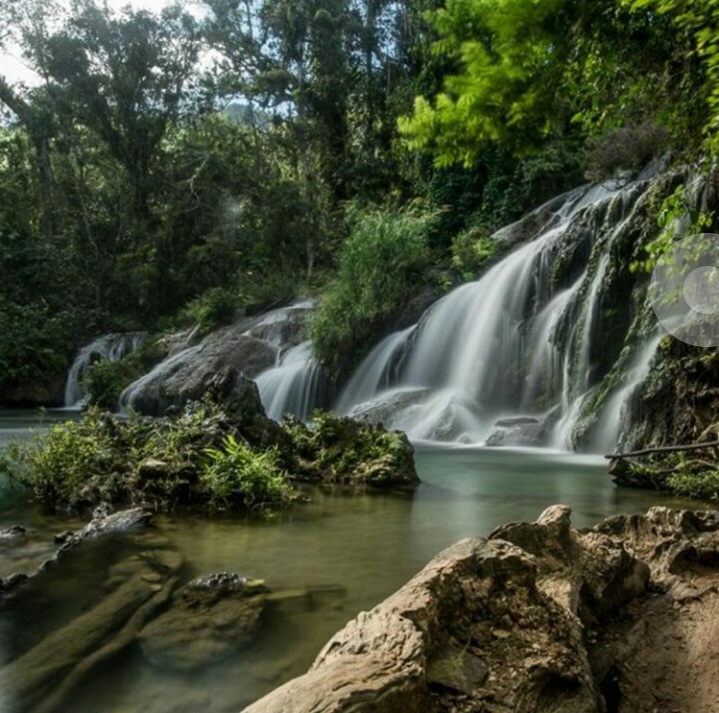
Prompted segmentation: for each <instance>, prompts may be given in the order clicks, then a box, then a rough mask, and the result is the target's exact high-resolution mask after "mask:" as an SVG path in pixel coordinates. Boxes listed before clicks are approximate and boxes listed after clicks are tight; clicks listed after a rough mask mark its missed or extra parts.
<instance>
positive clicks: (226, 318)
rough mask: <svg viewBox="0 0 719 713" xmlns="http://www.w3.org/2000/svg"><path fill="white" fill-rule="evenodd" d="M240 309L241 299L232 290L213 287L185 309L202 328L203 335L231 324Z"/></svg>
mask: <svg viewBox="0 0 719 713" xmlns="http://www.w3.org/2000/svg"><path fill="white" fill-rule="evenodd" d="M238 307H239V298H238V296H237V295H236V294H235V293H234V291H233V290H232V289H230V288H226V287H212V288H211V289H209V290H207V292H204V293H203V294H202V295H200V296H199V297H196V298H195V299H194V300H192V302H190V303H189V304H188V305H187V307H186V308H185V313H186V315H187V316H188V317H189V318H190V319H191V321H192V322H193V323H194V324H198V325H199V326H200V331H201V333H202V334H207V333H209V332H211V331H212V330H214V329H217V328H218V327H222V326H224V325H226V324H231V323H232V321H233V319H234V318H235V315H236V314H237V309H238Z"/></svg>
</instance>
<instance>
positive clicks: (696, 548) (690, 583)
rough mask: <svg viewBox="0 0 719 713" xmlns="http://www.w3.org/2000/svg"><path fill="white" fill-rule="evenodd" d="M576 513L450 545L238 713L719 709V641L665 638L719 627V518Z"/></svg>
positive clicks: (552, 512)
mask: <svg viewBox="0 0 719 713" xmlns="http://www.w3.org/2000/svg"><path fill="white" fill-rule="evenodd" d="M569 514H570V513H569V508H567V507H564V506H554V507H552V508H549V509H548V510H547V511H546V512H545V513H544V514H543V515H542V516H541V517H540V519H539V520H538V521H537V522H536V523H531V524H530V523H519V524H510V525H506V526H503V527H502V528H499V529H498V530H497V531H496V532H495V533H493V534H492V535H490V537H489V539H487V540H480V539H468V540H463V541H462V542H459V543H458V544H456V545H454V546H453V547H451V548H449V549H448V550H445V551H444V552H442V553H441V554H440V555H438V556H437V557H436V558H435V559H434V560H432V562H430V563H429V564H428V565H427V567H425V569H424V570H422V572H420V573H419V574H418V575H417V576H416V577H414V579H412V580H411V581H410V582H409V583H408V584H406V585H405V586H404V587H402V588H401V589H400V590H399V591H398V592H397V593H395V594H394V595H393V596H391V597H390V598H389V599H387V600H385V601H384V602H383V603H382V604H380V605H379V606H377V607H376V608H375V609H373V610H372V611H370V612H368V613H362V614H360V615H359V616H358V617H357V618H356V619H355V620H353V621H351V622H350V623H349V624H348V625H347V626H346V627H345V628H344V629H343V630H342V631H340V632H339V633H338V634H336V635H335V636H334V637H333V638H332V639H331V640H330V641H329V643H328V644H327V645H326V646H325V648H324V649H323V651H322V652H321V653H320V654H319V656H318V657H317V659H316V661H315V662H314V664H313V665H312V667H311V669H310V670H309V672H308V673H307V674H305V675H304V676H301V677H299V678H297V679H295V680H293V681H290V682H289V683H287V684H285V685H284V686H282V687H281V688H279V689H277V690H276V691H274V692H272V693H271V694H269V695H268V696H266V697H265V698H263V699H261V700H259V701H257V702H256V703H254V704H253V705H251V706H250V707H248V708H246V709H245V712H244V713H309V712H310V711H311V712H312V713H350V712H351V713H370V712H371V713H396V712H397V711H402V713H435V712H436V713H439V712H440V711H442V712H444V711H446V712H448V713H449V712H452V713H459V712H466V713H470V712H475V713H509V712H510V711H511V712H512V713H545V712H546V713H549V712H550V711H551V713H630V712H631V713H653V711H655V710H657V709H658V710H667V711H671V710H682V711H695V712H696V713H709V712H710V711H716V710H719V707H718V706H717V703H719V682H717V681H716V676H715V675H714V672H713V670H712V665H711V661H712V658H713V657H716V656H719V643H718V639H717V637H714V638H711V636H703V637H700V639H701V642H702V644H701V646H698V645H695V644H694V643H691V642H688V643H687V646H686V647H682V646H681V645H678V644H677V641H676V640H675V639H672V638H671V637H674V636H677V635H681V636H685V635H687V634H688V633H691V634H692V635H693V636H699V635H700V634H701V630H702V627H704V628H705V629H707V631H708V632H710V633H711V632H714V630H715V629H717V626H719V625H714V624H713V623H712V622H714V620H715V619H716V617H714V611H715V610H716V607H717V606H719V594H717V591H719V590H718V589H717V587H716V584H717V582H719V517H717V516H716V515H715V514H698V513H679V512H673V511H669V510H667V509H665V508H654V509H652V510H650V511H649V513H648V514H647V515H645V516H632V517H624V518H612V519H610V520H608V521H605V522H604V523H602V524H601V525H599V526H597V527H596V528H594V529H593V530H589V531H583V532H579V531H576V530H573V529H571V527H570V520H569ZM697 602H699V603H702V604H701V605H699V604H697ZM687 606H694V607H695V610H694V611H693V618H692V620H691V622H690V623H691V626H687V622H684V626H682V625H681V624H680V621H681V613H682V611H683V608H684V607H687ZM702 612H703V619H704V623H702V621H701V614H702ZM642 632H648V634H649V639H648V640H647V641H644V640H643V639H642ZM662 632H666V633H665V635H663V634H662ZM667 637H668V638H667ZM702 647H704V648H703V649H702ZM685 648H691V651H692V652H693V653H697V652H699V651H700V649H701V650H702V651H703V652H704V654H705V658H704V659H703V661H704V665H703V666H702V665H701V659H699V658H697V659H696V660H692V661H689V662H687V661H685V660H683V658H682V657H683V656H684V655H685V650H684V649H685ZM659 660H661V661H663V665H661V666H660V665H659V663H658V661H659ZM674 668H675V669H676V671H674V670H673V669H674ZM670 669H672V670H671V671H670ZM658 670H661V671H662V676H663V677H664V678H666V679H667V680H670V681H671V684H670V685H666V684H663V683H662V681H660V680H657V681H655V680H653V677H652V675H653V672H654V671H658ZM672 671H673V672H672ZM682 676H685V677H686V676H688V677H689V678H688V680H686V681H684V682H682V681H681V678H682ZM655 678H656V677H655ZM657 690H659V691H661V696H660V698H657V697H656V691H657ZM693 695H698V696H699V700H700V704H699V706H698V707H697V705H695V703H693V700H694V699H693V698H692V696H693ZM658 702H661V703H662V705H660V706H659V707H658V708H657V704H658ZM664 704H666V706H665V705H664Z"/></svg>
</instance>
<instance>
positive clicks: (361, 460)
mask: <svg viewBox="0 0 719 713" xmlns="http://www.w3.org/2000/svg"><path fill="white" fill-rule="evenodd" d="M284 426H285V428H286V431H287V434H288V436H289V439H290V442H291V452H292V456H293V459H295V460H298V459H299V461H301V462H302V463H304V464H305V466H304V467H305V468H307V465H306V464H308V463H310V464H311V465H310V469H311V470H312V471H319V473H320V476H321V478H322V479H323V480H325V481H327V482H331V483H345V484H350V485H371V486H375V487H382V486H388V485H395V484H396V485H403V486H407V485H412V484H415V483H416V482H418V478H417V473H416V471H415V468H414V461H413V458H412V454H413V448H412V446H411V444H410V443H409V441H408V440H407V436H405V434H404V433H400V432H399V431H387V430H386V429H385V428H384V427H382V426H372V425H369V424H363V423H359V422H357V421H353V420H352V419H349V418H342V417H339V416H335V415H334V414H331V413H326V412H324V413H323V412H316V413H315V414H314V417H313V421H312V424H311V425H309V426H308V425H306V424H304V423H302V422H300V421H298V420H289V421H285V423H284Z"/></svg>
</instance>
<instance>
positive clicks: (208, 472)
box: [200, 435, 292, 507]
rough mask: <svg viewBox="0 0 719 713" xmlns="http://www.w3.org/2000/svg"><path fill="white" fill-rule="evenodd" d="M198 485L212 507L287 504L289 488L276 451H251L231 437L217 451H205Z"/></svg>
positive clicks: (290, 491) (290, 492)
mask: <svg viewBox="0 0 719 713" xmlns="http://www.w3.org/2000/svg"><path fill="white" fill-rule="evenodd" d="M205 453H206V455H207V457H208V459H209V460H208V462H207V463H206V465H205V467H204V469H203V471H202V473H201V475H200V482H201V484H202V486H203V487H204V489H205V490H206V493H207V496H208V498H209V501H210V503H211V504H212V505H213V506H215V507H218V506H227V505H243V506H245V507H262V506H265V505H276V504H280V503H286V502H289V500H290V499H291V495H292V488H291V486H290V484H289V481H288V479H287V474H286V473H285V472H284V471H283V470H281V469H280V467H279V465H278V457H277V451H276V450H274V449H268V450H266V451H264V452H262V453H256V452H254V451H253V450H252V449H251V448H250V447H249V446H247V445H245V444H244V443H243V442H242V441H240V440H239V439H238V438H236V437H235V436H233V435H228V436H225V438H223V439H222V445H221V446H220V447H219V448H207V449H205Z"/></svg>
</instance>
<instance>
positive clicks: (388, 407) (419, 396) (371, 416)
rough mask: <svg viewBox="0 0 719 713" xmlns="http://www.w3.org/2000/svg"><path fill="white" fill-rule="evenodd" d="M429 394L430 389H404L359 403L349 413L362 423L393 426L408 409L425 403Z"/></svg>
mask: <svg viewBox="0 0 719 713" xmlns="http://www.w3.org/2000/svg"><path fill="white" fill-rule="evenodd" d="M428 395H429V391H428V389H402V390H401V391H394V392H391V393H390V394H384V395H382V396H381V397H379V398H376V399H372V400H370V401H364V402H363V403H360V404H357V405H356V406H353V408H352V409H351V410H350V411H349V413H348V414H347V415H348V416H349V417H350V418H353V419H355V420H356V421H361V422H362V423H371V424H373V425H377V424H384V425H385V426H387V427H388V428H392V427H394V426H395V425H396V423H397V419H398V418H401V417H402V414H403V413H404V412H405V410H406V409H409V408H411V407H412V406H417V405H420V404H423V403H424V402H425V401H426V400H427V397H428Z"/></svg>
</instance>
